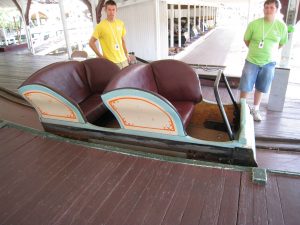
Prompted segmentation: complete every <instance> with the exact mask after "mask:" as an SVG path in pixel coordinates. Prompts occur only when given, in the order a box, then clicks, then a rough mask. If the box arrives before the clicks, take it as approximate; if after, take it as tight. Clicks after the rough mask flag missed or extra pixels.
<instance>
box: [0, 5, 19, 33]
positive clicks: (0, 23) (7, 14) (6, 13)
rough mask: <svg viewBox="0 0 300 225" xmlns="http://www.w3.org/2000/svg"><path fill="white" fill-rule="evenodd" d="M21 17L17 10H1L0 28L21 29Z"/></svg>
mask: <svg viewBox="0 0 300 225" xmlns="http://www.w3.org/2000/svg"><path fill="white" fill-rule="evenodd" d="M21 21H22V20H21V15H20V13H19V11H18V10H17V9H15V8H0V27H3V28H6V29H20V26H21Z"/></svg>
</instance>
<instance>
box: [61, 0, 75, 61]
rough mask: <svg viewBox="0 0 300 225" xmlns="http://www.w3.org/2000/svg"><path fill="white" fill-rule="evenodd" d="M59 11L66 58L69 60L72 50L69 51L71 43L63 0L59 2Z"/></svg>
mask: <svg viewBox="0 0 300 225" xmlns="http://www.w3.org/2000/svg"><path fill="white" fill-rule="evenodd" d="M59 9H60V15H61V20H62V24H63V29H64V35H65V41H66V47H67V53H68V58H69V59H71V54H72V49H71V43H70V38H69V32H68V25H67V21H66V17H65V8H64V0H60V1H59Z"/></svg>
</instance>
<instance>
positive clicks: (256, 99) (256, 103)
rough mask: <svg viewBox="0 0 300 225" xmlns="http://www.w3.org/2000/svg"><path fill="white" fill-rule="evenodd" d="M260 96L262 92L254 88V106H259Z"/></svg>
mask: <svg viewBox="0 0 300 225" xmlns="http://www.w3.org/2000/svg"><path fill="white" fill-rule="evenodd" d="M262 97H263V93H262V92H260V91H258V90H257V89H255V92H254V107H255V106H258V108H259V105H260V102H261V99H262Z"/></svg>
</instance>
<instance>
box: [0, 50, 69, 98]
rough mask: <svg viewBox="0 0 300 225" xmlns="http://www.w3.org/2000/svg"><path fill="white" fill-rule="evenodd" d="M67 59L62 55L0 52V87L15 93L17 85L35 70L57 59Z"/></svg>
mask: <svg viewBox="0 0 300 225" xmlns="http://www.w3.org/2000/svg"><path fill="white" fill-rule="evenodd" d="M64 60H67V59H66V57H63V56H34V55H31V54H29V53H27V54H16V53H15V52H2V53H0V87H2V88H5V89H8V90H10V91H13V92H15V93H17V90H18V87H19V86H20V84H22V83H23V81H24V80H26V79H27V78H28V77H29V76H30V75H31V74H33V73H34V72H35V71H37V70H39V69H41V68H43V67H45V66H47V65H49V64H51V63H54V62H58V61H64Z"/></svg>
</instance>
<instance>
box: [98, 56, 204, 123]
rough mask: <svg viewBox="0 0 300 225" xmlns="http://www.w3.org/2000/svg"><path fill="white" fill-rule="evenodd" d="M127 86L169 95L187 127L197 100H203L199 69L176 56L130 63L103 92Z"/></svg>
mask: <svg viewBox="0 0 300 225" xmlns="http://www.w3.org/2000/svg"><path fill="white" fill-rule="evenodd" d="M126 87H130V88H139V89H143V90H146V91H150V92H154V93H157V94H159V95H160V96H162V97H163V98H165V99H167V100H168V101H169V102H170V103H171V104H172V105H173V106H174V107H175V108H176V110H177V112H178V113H179V115H180V116H181V119H182V122H183V125H184V127H185V128H186V127H187V126H188V124H189V121H190V119H191V116H192V113H193V110H194V106H195V104H196V103H198V102H200V101H201V100H202V95H201V88H200V81H199V79H198V77H197V75H196V73H195V72H194V71H193V70H192V68H190V67H189V66H188V65H187V64H185V63H183V62H180V61H176V60H159V61H155V62H152V63H150V64H137V65H132V66H130V67H127V68H125V69H123V70H122V71H121V72H120V73H118V75H117V76H115V77H114V79H112V80H111V81H110V82H109V84H108V85H107V87H106V88H105V90H104V93H106V92H108V91H112V90H114V89H117V88H126Z"/></svg>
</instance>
